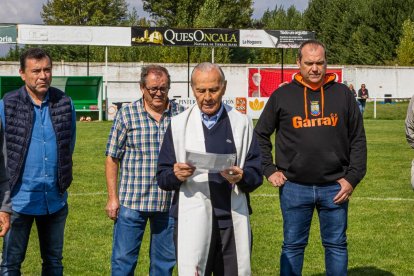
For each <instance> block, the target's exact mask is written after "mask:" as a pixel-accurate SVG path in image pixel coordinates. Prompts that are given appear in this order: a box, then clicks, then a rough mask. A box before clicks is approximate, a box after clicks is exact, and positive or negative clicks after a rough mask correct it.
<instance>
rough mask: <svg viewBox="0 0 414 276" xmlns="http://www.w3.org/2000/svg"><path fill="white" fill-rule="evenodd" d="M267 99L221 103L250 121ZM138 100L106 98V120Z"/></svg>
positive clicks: (187, 104)
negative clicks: (244, 115)
mask: <svg viewBox="0 0 414 276" xmlns="http://www.w3.org/2000/svg"><path fill="white" fill-rule="evenodd" d="M268 99H269V98H244V97H237V98H232V97H223V99H222V100H223V102H224V103H225V104H228V105H230V106H232V107H234V108H236V109H237V110H239V111H240V112H242V113H244V114H247V115H248V116H249V117H251V118H252V119H259V117H260V114H262V111H263V108H264V106H265V105H266V103H267V100H268ZM136 100H138V98H108V101H107V106H108V110H107V113H106V114H107V118H106V119H107V120H113V119H114V118H115V115H116V113H117V112H118V110H119V109H120V108H121V107H122V106H123V105H125V104H128V103H131V102H134V101H136ZM174 101H175V102H176V103H178V104H180V105H182V106H184V107H185V108H188V107H190V106H192V105H193V104H195V103H196V99H195V98H177V99H174Z"/></svg>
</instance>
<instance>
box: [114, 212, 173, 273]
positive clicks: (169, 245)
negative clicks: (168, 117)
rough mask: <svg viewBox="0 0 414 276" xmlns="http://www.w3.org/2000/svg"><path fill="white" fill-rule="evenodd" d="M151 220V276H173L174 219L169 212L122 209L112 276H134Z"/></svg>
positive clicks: (115, 236)
mask: <svg viewBox="0 0 414 276" xmlns="http://www.w3.org/2000/svg"><path fill="white" fill-rule="evenodd" d="M148 219H149V221H150V228H151V241H150V269H149V274H150V275H154V276H157V275H163V276H164V275H166V276H167V275H172V272H173V269H174V265H175V247H174V242H173V233H174V219H173V218H172V217H170V216H169V214H168V212H140V211H137V210H132V209H129V208H126V207H123V206H121V208H120V210H119V214H118V219H117V220H116V222H115V226H114V238H113V245H112V260H111V264H112V275H114V276H124V275H132V276H133V275H134V270H135V267H136V266H137V262H138V254H139V249H140V247H141V242H142V237H143V236H144V231H145V227H146V225H147V221H148Z"/></svg>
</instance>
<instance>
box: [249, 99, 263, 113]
mask: <svg viewBox="0 0 414 276" xmlns="http://www.w3.org/2000/svg"><path fill="white" fill-rule="evenodd" d="M249 106H250V108H251V109H252V110H254V111H258V110H261V109H263V106H264V101H259V100H258V99H255V100H254V101H251V102H249Z"/></svg>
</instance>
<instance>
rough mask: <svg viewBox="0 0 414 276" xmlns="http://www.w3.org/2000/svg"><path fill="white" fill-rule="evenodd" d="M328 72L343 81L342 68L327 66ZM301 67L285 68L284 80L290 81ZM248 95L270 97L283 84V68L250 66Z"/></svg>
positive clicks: (337, 79)
mask: <svg viewBox="0 0 414 276" xmlns="http://www.w3.org/2000/svg"><path fill="white" fill-rule="evenodd" d="M326 72H327V73H334V74H335V75H336V81H337V82H342V68H329V67H328V68H327V70H326ZM296 73H299V69H293V68H284V69H283V81H284V82H286V81H287V82H290V81H292V79H293V77H294V76H295V74H296ZM248 78H249V82H248V86H249V87H248V97H270V95H271V94H272V93H273V91H275V90H276V89H277V88H278V87H279V86H280V85H281V84H282V70H281V68H248Z"/></svg>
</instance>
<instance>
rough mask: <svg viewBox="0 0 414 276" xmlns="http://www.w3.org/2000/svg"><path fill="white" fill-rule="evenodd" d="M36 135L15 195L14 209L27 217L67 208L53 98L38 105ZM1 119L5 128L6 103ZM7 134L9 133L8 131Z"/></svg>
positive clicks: (34, 133) (2, 105) (35, 107)
mask: <svg viewBox="0 0 414 276" xmlns="http://www.w3.org/2000/svg"><path fill="white" fill-rule="evenodd" d="M32 103H33V106H34V121H33V124H34V125H33V131H32V136H31V140H30V144H29V148H28V150H27V155H26V160H25V163H24V168H23V173H22V176H21V178H20V179H19V181H18V182H17V183H16V186H15V187H14V188H13V191H12V192H11V199H12V209H13V211H15V212H18V213H23V214H27V215H46V214H53V213H55V212H57V211H59V210H60V209H62V207H64V206H65V205H66V201H67V197H68V195H67V192H65V193H63V194H60V192H59V187H58V185H57V184H56V183H57V180H58V171H57V170H58V169H57V167H58V160H57V158H58V156H57V143H56V135H55V131H54V128H53V125H52V120H51V117H50V113H49V95H48V94H47V95H46V97H45V99H44V100H43V102H42V103H41V105H40V106H39V105H36V104H34V102H33V100H32ZM74 110H75V109H74V106H73V104H72V122H73V123H72V145H71V147H72V152H73V149H74V146H75V137H76V114H75V111H74ZM0 116H1V119H2V122H3V125H5V116H4V102H3V100H1V101H0ZM6 131H7V130H6Z"/></svg>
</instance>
